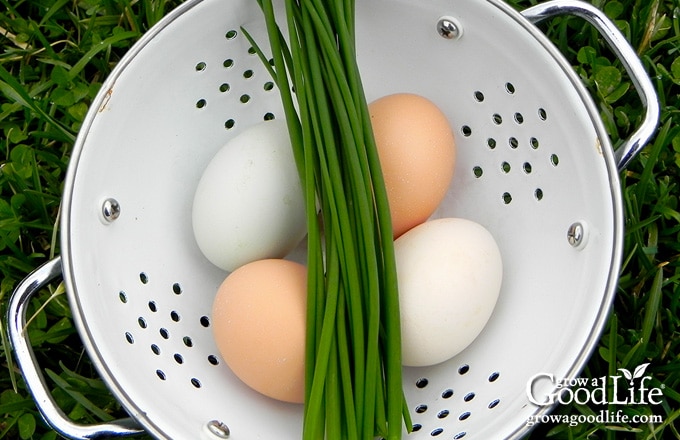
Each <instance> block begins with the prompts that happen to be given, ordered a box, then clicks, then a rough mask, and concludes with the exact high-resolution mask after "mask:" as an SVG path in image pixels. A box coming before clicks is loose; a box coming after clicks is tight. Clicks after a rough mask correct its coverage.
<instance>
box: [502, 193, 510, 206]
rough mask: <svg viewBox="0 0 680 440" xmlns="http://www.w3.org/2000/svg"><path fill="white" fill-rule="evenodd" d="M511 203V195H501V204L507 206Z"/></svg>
mask: <svg viewBox="0 0 680 440" xmlns="http://www.w3.org/2000/svg"><path fill="white" fill-rule="evenodd" d="M510 202H512V195H511V194H510V193H509V192H504V193H503V203H505V204H506V205H509V204H510Z"/></svg>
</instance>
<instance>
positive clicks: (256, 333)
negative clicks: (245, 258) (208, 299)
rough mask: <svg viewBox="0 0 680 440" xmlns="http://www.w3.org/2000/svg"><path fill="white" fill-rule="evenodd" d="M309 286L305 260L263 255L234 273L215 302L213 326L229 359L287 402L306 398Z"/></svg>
mask: <svg viewBox="0 0 680 440" xmlns="http://www.w3.org/2000/svg"><path fill="white" fill-rule="evenodd" d="M306 292H307V269H306V267H305V266H303V265H301V264H299V263H296V262H292V261H288V260H283V259H265V260H257V261H254V262H251V263H248V264H245V265H243V266H241V267H239V268H238V269H236V270H235V271H234V272H232V273H230V274H229V275H228V276H227V277H226V279H225V280H224V282H223V283H222V284H221V286H220V287H219V289H218V292H217V294H216V296H215V299H214V302H213V308H212V325H211V327H212V330H213V335H214V339H215V343H216V344H217V348H218V350H219V353H220V355H221V356H222V358H223V359H224V361H225V362H226V364H227V365H228V366H229V368H230V369H231V371H233V373H234V374H235V375H236V376H237V377H239V378H240V379H241V380H242V381H243V382H244V383H246V384H247V385H248V386H250V387H251V388H253V389H254V390H256V391H258V392H260V393H261V394H264V395H265V396H268V397H271V398H274V399H277V400H281V401H284V402H292V403H302V402H303V401H304V382H305V377H304V375H305V368H304V365H305V325H306V321H305V319H306V298H307V293H306Z"/></svg>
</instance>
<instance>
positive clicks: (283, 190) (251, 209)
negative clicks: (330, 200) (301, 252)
mask: <svg viewBox="0 0 680 440" xmlns="http://www.w3.org/2000/svg"><path fill="white" fill-rule="evenodd" d="M192 227H193V232H194V237H195V239H196V243H197V245H198V247H199V249H200V251H201V252H202V253H203V255H204V256H205V257H206V258H207V259H208V260H209V261H210V262H211V263H213V264H214V265H216V266H218V267H220V268H222V269H224V270H226V271H233V270H234V269H236V268H237V267H239V266H241V265H243V264H245V263H248V262H251V261H255V260H259V259H264V258H282V257H284V256H286V255H287V254H288V253H289V252H290V251H291V250H292V249H293V248H295V247H296V245H297V244H298V243H299V242H300V241H301V240H302V239H303V238H304V236H305V234H306V222H305V210H304V193H303V191H302V185H301V183H300V177H299V174H298V170H297V166H296V164H295V160H294V156H293V151H292V147H291V143H290V138H289V135H288V130H287V127H286V123H285V122H284V121H282V120H278V119H274V120H271V121H264V122H260V123H258V124H255V125H253V126H251V127H249V128H247V129H245V130H244V131H242V132H241V133H239V134H238V135H237V136H235V137H234V138H232V139H231V140H229V141H228V142H227V143H226V144H225V145H224V146H223V147H222V148H220V149H219V151H218V152H217V153H216V154H215V156H214V157H213V158H212V159H211V161H210V162H209V163H208V165H207V167H206V168H205V170H204V171H203V174H202V176H201V178H200V180H199V182H198V185H197V187H196V190H195V193H194V199H193V206H192Z"/></svg>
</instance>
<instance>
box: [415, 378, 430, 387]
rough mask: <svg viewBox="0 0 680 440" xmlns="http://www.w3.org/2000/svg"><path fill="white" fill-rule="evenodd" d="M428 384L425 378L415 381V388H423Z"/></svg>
mask: <svg viewBox="0 0 680 440" xmlns="http://www.w3.org/2000/svg"><path fill="white" fill-rule="evenodd" d="M427 384H428V380H427V378H425V377H422V378H420V379H418V380H417V381H416V387H418V388H425V387H426V386H427Z"/></svg>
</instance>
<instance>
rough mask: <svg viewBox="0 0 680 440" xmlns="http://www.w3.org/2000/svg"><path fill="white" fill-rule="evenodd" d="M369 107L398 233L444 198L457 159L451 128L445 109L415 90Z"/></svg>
mask: <svg viewBox="0 0 680 440" xmlns="http://www.w3.org/2000/svg"><path fill="white" fill-rule="evenodd" d="M368 109H369V113H370V116H371V124H372V126H373V133H374V135H375V141H376V144H377V148H378V155H379V157H380V165H381V167H382V170H383V176H384V179H385V186H386V189H387V197H388V200H389V204H390V213H391V215H392V227H393V232H394V237H395V238H397V237H399V236H400V235H401V234H403V233H404V232H406V231H408V230H409V229H411V228H413V227H414V226H417V225H419V224H420V223H422V222H424V221H425V220H427V219H428V217H429V216H430V215H432V213H433V212H434V211H435V210H436V209H437V207H438V206H439V204H440V203H441V201H442V199H443V198H444V195H445V194H446V192H447V190H448V187H449V185H450V183H451V179H452V178H453V171H454V167H455V161H456V146H455V143H454V138H453V131H452V129H451V126H450V124H449V121H448V119H447V118H446V116H445V115H444V113H442V111H441V110H440V109H439V108H438V107H437V106H436V105H435V104H434V103H432V102H431V101H430V100H428V99H426V98H424V97H422V96H419V95H415V94H410V93H398V94H394V95H388V96H385V97H382V98H380V99H378V100H376V101H374V102H372V103H371V104H370V105H369V107H368Z"/></svg>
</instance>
